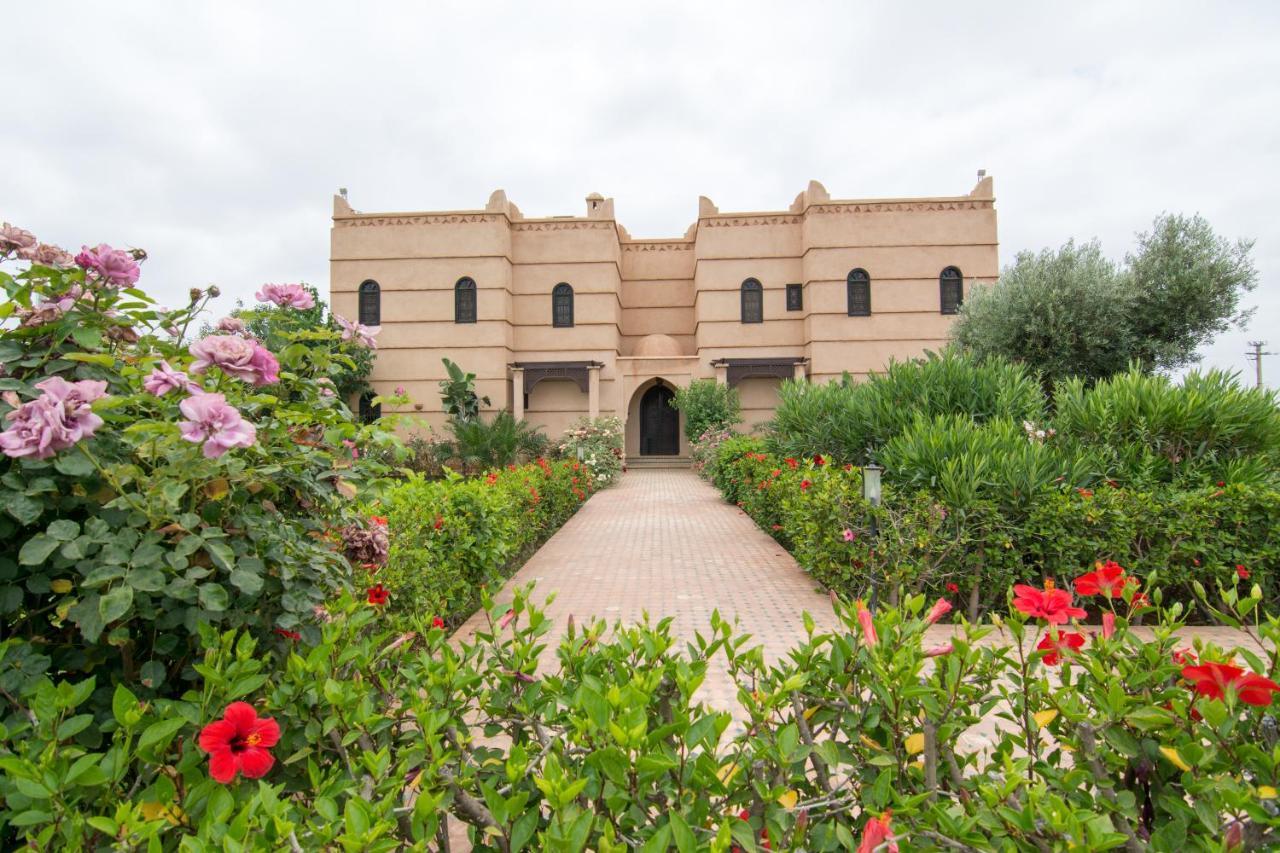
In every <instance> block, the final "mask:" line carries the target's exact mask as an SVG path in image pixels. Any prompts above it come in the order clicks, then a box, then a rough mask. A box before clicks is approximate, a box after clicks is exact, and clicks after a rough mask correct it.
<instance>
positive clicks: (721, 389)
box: [671, 379, 742, 442]
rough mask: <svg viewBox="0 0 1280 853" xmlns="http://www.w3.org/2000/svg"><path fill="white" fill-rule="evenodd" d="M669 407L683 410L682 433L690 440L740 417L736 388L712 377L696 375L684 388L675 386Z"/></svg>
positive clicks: (735, 421) (736, 420)
mask: <svg viewBox="0 0 1280 853" xmlns="http://www.w3.org/2000/svg"><path fill="white" fill-rule="evenodd" d="M671 408H673V409H678V410H679V411H680V412H681V413H683V414H684V434H685V437H686V438H688V439H689V441H690V442H694V441H697V440H698V439H699V438H701V437H702V435H703V434H705V433H708V432H714V431H716V430H724V429H729V428H730V427H733V426H735V425H736V424H737V423H738V422H739V421H740V420H742V406H741V403H740V402H739V400H738V391H737V389H736V388H730V387H729V386H728V385H722V384H720V383H719V382H717V381H716V380H714V379H695V380H693V382H691V383H689V387H687V388H676V389H675V397H673V398H672V400H671Z"/></svg>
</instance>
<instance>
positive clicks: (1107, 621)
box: [1102, 610, 1116, 637]
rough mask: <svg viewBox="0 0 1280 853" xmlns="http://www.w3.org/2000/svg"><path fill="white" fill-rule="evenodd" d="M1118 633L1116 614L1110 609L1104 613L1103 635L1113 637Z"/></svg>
mask: <svg viewBox="0 0 1280 853" xmlns="http://www.w3.org/2000/svg"><path fill="white" fill-rule="evenodd" d="M1115 633H1116V615H1115V614H1114V613H1112V612H1111V611H1110V610H1106V611H1103V613H1102V636H1104V637H1111V636H1114V635H1115Z"/></svg>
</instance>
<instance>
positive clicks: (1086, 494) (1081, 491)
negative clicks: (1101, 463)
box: [1076, 489, 1093, 498]
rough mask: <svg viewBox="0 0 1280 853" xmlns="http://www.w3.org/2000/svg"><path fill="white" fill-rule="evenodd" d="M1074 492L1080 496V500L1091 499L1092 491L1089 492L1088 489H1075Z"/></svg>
mask: <svg viewBox="0 0 1280 853" xmlns="http://www.w3.org/2000/svg"><path fill="white" fill-rule="evenodd" d="M1076 492H1077V493H1078V494H1079V495H1080V497H1082V498H1091V497H1093V491H1092V490H1090V489H1076Z"/></svg>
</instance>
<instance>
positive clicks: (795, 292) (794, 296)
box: [787, 284, 804, 311]
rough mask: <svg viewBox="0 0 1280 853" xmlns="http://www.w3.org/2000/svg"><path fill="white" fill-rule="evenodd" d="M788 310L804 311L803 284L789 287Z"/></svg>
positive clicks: (789, 285)
mask: <svg viewBox="0 0 1280 853" xmlns="http://www.w3.org/2000/svg"><path fill="white" fill-rule="evenodd" d="M787 310H788V311H803V310H804V285H803V284H788V285H787Z"/></svg>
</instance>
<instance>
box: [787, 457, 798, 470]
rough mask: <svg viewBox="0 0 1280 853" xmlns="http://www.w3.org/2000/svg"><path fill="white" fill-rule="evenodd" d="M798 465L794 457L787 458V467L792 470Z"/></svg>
mask: <svg viewBox="0 0 1280 853" xmlns="http://www.w3.org/2000/svg"><path fill="white" fill-rule="evenodd" d="M799 464H800V463H799V462H797V461H796V459H795V457H794V456H788V457H787V467H789V468H792V469H794V468H795V467H796V466H797V465H799Z"/></svg>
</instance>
